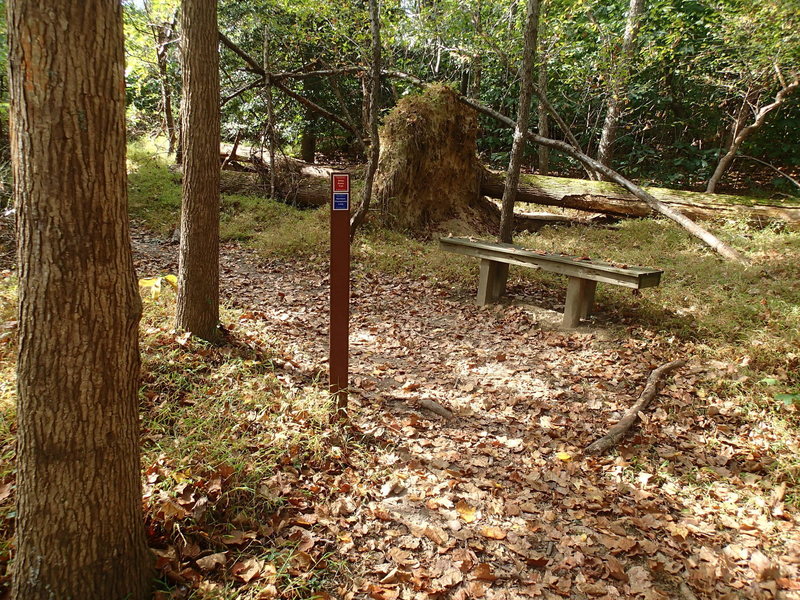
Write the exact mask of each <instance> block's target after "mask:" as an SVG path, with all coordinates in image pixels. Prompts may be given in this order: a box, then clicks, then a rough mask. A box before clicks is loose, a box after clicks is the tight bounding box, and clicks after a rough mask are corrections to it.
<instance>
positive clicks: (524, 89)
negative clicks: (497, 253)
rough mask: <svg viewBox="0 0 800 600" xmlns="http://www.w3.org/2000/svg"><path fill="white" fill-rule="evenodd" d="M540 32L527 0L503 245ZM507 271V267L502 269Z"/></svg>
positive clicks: (532, 0) (532, 2)
mask: <svg viewBox="0 0 800 600" xmlns="http://www.w3.org/2000/svg"><path fill="white" fill-rule="evenodd" d="M538 32H539V0H528V2H527V8H526V11H525V38H524V39H525V44H524V48H523V51H522V63H521V64H520V69H519V72H520V79H521V82H520V85H519V106H518V108H517V111H518V112H517V122H516V127H515V128H514V141H513V142H512V144H511V157H510V158H509V161H508V170H507V171H506V181H507V182H508V185H507V186H506V188H505V190H504V191H503V202H502V205H501V209H500V236H499V238H500V241H501V242H506V243H509V244H510V243H511V241H512V239H513V234H514V202H515V200H516V197H517V183H518V182H519V170H520V167H521V166H522V155H523V154H524V152H525V138H526V133H527V132H528V121H529V120H530V112H531V98H532V96H533V63H534V61H535V60H536V44H537V34H538ZM503 267H504V268H505V271H506V272H507V271H508V268H507V266H506V265H504V266H503Z"/></svg>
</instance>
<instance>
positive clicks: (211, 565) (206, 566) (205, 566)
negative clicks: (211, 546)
mask: <svg viewBox="0 0 800 600" xmlns="http://www.w3.org/2000/svg"><path fill="white" fill-rule="evenodd" d="M227 554H228V553H227V552H217V553H215V554H209V555H208V556H204V557H203V558H198V559H197V560H196V561H194V562H195V563H196V564H197V566H198V567H200V570H201V571H203V572H204V573H207V572H209V571H213V570H214V569H216V568H217V567H219V566H224V565H225V563H226V562H227V560H228V559H227V556H226V555H227Z"/></svg>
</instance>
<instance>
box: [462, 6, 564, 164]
mask: <svg viewBox="0 0 800 600" xmlns="http://www.w3.org/2000/svg"><path fill="white" fill-rule="evenodd" d="M544 8H545V2H543V3H542V7H541V10H540V13H543V12H544ZM539 39H540V40H543V39H544V36H543V35H542V17H541V14H540V16H539ZM544 50H545V49H544V46H543V47H542V49H541V51H540V53H539V57H540V58H539V60H540V61H541V63H540V64H539V85H538V88H539V97H540V98H545V99H546V98H547V55H546V53H545V51H544ZM473 97H475V96H473ZM537 110H538V121H539V135H541V136H542V137H550V117H549V115H548V114H547V107H546V106H545V104H544V103H543V102H542V101H541V99H540V100H539V103H538V105H537ZM538 155H539V160H538V165H537V166H538V167H539V168H538V171H539V174H540V175H547V174H548V173H549V172H550V148H548V147H547V146H542V145H539V147H538Z"/></svg>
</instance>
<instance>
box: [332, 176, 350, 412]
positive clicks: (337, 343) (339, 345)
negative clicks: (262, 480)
mask: <svg viewBox="0 0 800 600" xmlns="http://www.w3.org/2000/svg"><path fill="white" fill-rule="evenodd" d="M330 286H331V301H330V319H331V321H330V338H329V345H328V367H329V374H330V391H331V394H333V395H334V396H335V397H336V419H343V418H345V417H346V413H347V387H348V385H349V382H348V379H349V374H348V371H349V361H348V358H349V357H348V355H349V337H350V174H349V173H332V174H331V267H330Z"/></svg>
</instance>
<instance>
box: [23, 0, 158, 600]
mask: <svg viewBox="0 0 800 600" xmlns="http://www.w3.org/2000/svg"><path fill="white" fill-rule="evenodd" d="M8 31H9V40H10V60H9V64H10V72H11V122H12V127H13V135H12V148H13V152H12V154H13V170H14V182H15V196H16V198H15V199H16V203H17V207H18V210H19V217H18V238H19V324H20V345H19V363H18V379H17V391H18V404H17V413H18V438H17V521H16V528H17V541H16V549H17V550H16V556H15V565H14V571H15V573H14V589H13V597H14V598H15V599H17V600H40V599H41V600H52V599H53V598H58V599H64V600H67V599H73V600H77V599H79V598H107V599H109V600H122V599H123V598H126V599H132V600H144V599H145V598H146V597H149V583H150V573H149V569H148V563H149V560H148V555H147V548H146V544H145V535H144V525H143V520H142V510H141V501H142V498H141V479H140V468H139V423H138V404H137V388H138V374H139V348H138V338H137V336H138V325H139V317H140V314H141V301H140V299H139V292H138V289H137V285H136V278H135V275H134V270H133V260H132V257H131V247H130V236H129V232H128V212H127V191H126V176H125V96H124V90H125V88H124V84H123V69H124V55H123V37H122V6H121V5H120V4H119V3H118V2H107V1H101V0H84V1H83V2H72V1H68V0H14V1H12V2H10V3H9V11H8Z"/></svg>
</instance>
